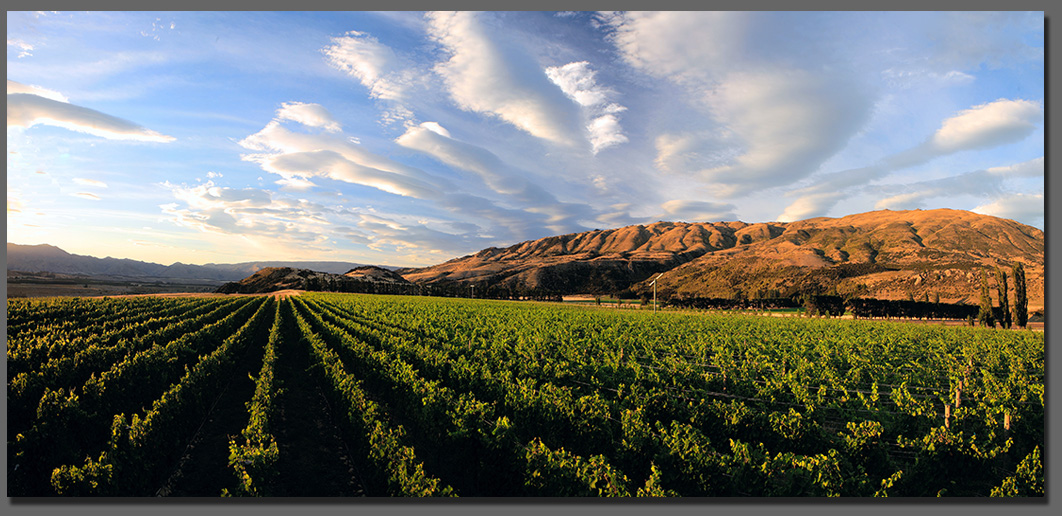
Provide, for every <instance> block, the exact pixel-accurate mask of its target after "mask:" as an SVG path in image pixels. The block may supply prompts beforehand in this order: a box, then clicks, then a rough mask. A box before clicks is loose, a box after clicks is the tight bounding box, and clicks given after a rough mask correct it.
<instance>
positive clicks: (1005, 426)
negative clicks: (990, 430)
mask: <svg viewBox="0 0 1062 516" xmlns="http://www.w3.org/2000/svg"><path fill="white" fill-rule="evenodd" d="M1003 431H1005V432H1010V412H1007V413H1005V414H1003Z"/></svg>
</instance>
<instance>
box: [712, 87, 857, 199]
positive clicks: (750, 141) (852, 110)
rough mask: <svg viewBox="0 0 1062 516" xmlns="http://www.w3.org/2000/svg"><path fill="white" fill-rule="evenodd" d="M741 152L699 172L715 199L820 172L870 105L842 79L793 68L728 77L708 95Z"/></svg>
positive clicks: (853, 131) (847, 137) (719, 119)
mask: <svg viewBox="0 0 1062 516" xmlns="http://www.w3.org/2000/svg"><path fill="white" fill-rule="evenodd" d="M709 103H710V104H711V106H712V111H713V112H714V114H715V117H716V119H717V120H718V121H719V122H721V123H722V124H723V125H724V126H725V127H726V128H727V130H728V131H732V132H733V134H734V136H735V139H736V140H737V141H740V142H741V144H742V147H743V148H744V151H743V152H742V153H741V154H740V155H738V156H737V157H736V158H734V160H733V162H732V163H729V164H727V165H724V166H720V167H715V168H709V169H705V170H702V171H701V172H700V175H701V176H702V177H703V178H704V179H705V180H707V181H708V182H709V184H710V188H712V189H713V190H714V191H715V192H716V194H717V195H719V196H721V197H736V196H742V195H746V194H748V193H750V192H753V191H755V190H758V189H762V188H769V187H774V186H779V185H784V184H789V183H792V182H794V181H797V180H799V179H802V178H804V177H807V176H808V175H810V174H812V173H814V172H815V171H816V170H818V168H819V166H821V165H822V163H823V162H825V161H826V160H827V159H829V158H830V157H831V156H833V154H835V153H836V152H838V151H840V150H841V149H842V148H844V145H845V144H846V143H847V141H848V139H849V138H850V137H851V136H852V135H854V134H855V133H856V132H857V131H858V130H859V128H860V127H861V126H862V125H863V123H864V122H865V121H866V119H867V116H868V114H869V107H870V105H871V104H870V102H869V99H868V98H867V97H866V96H865V93H864V92H863V91H862V90H860V88H858V87H856V86H855V85H853V84H851V83H849V82H848V81H846V80H845V79H844V78H843V77H841V76H830V75H829V74H822V73H811V72H807V71H803V70H796V69H790V70H785V69H776V70H772V71H761V72H752V73H735V74H731V75H728V76H727V77H726V78H725V80H724V82H723V83H722V84H720V85H719V86H718V87H717V88H716V90H715V91H714V93H712V94H711V96H710V98H709Z"/></svg>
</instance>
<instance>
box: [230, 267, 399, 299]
mask: <svg viewBox="0 0 1062 516" xmlns="http://www.w3.org/2000/svg"><path fill="white" fill-rule="evenodd" d="M397 285H409V282H408V281H406V280H405V279H403V278H402V277H401V276H398V275H397V274H394V273H393V272H391V271H388V270H385V269H381V268H379V267H372V266H367V267H358V268H356V269H354V270H352V271H350V272H348V273H346V274H331V273H327V272H317V271H311V270H309V269H295V268H291V267H266V268H264V269H262V270H260V271H258V272H256V273H254V274H252V275H250V276H248V277H246V278H244V279H242V280H240V281H236V282H231V283H226V284H224V285H222V286H221V287H219V288H218V289H217V292H220V293H222V294H259V293H264V292H275V291H278V290H289V289H290V290H310V291H326V292H386V291H388V288H387V287H394V286H397Z"/></svg>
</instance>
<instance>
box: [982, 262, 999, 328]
mask: <svg viewBox="0 0 1062 516" xmlns="http://www.w3.org/2000/svg"><path fill="white" fill-rule="evenodd" d="M977 321H978V322H980V323H981V325H982V326H986V327H989V328H995V327H996V318H995V317H993V316H992V291H991V290H989V288H988V276H986V275H985V271H984V269H981V306H980V309H979V310H977Z"/></svg>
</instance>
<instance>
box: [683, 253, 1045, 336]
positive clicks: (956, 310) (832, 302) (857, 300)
mask: <svg viewBox="0 0 1062 516" xmlns="http://www.w3.org/2000/svg"><path fill="white" fill-rule="evenodd" d="M1010 277H1012V278H1013V279H1014V304H1013V306H1012V305H1011V304H1010V296H1009V291H1010V289H1009V286H1008V284H1009V282H1008V276H1007V273H1006V272H1005V271H1003V269H1001V268H998V267H997V268H996V269H995V278H996V293H997V299H999V306H994V305H993V303H992V292H991V289H990V287H989V283H988V275H987V274H985V272H984V271H982V273H981V302H980V303H979V304H978V305H976V306H975V305H966V304H956V303H941V302H939V296H938V300H937V301H936V302H930V301H928V300H926V301H915V300H914V299H906V300H887V299H870V298H862V297H845V296H837V295H814V294H803V295H795V296H790V297H777V298H766V299H733V298H709V297H684V298H668V299H665V300H664V301H663V303H662V304H663V306H672V307H677V308H695V309H701V310H769V309H784V308H803V309H804V312H805V314H807V315H813V316H820V315H821V316H832V317H838V316H841V315H843V314H844V313H845V312H846V311H847V312H849V313H851V314H852V316H853V317H856V318H882V319H885V318H907V319H965V320H967V321H970V322H971V323H974V322H976V323H979V324H981V325H983V326H987V327H995V325H996V323H997V322H998V323H999V325H1000V326H1001V327H1003V328H1010V327H1011V326H1018V327H1020V328H1025V327H1026V326H1027V325H1028V320H1029V312H1028V307H1029V300H1028V294H1027V292H1026V288H1025V269H1024V267H1022V265H1021V264H1020V263H1019V264H1015V265H1014V266H1013V267H1011V275H1010Z"/></svg>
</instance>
